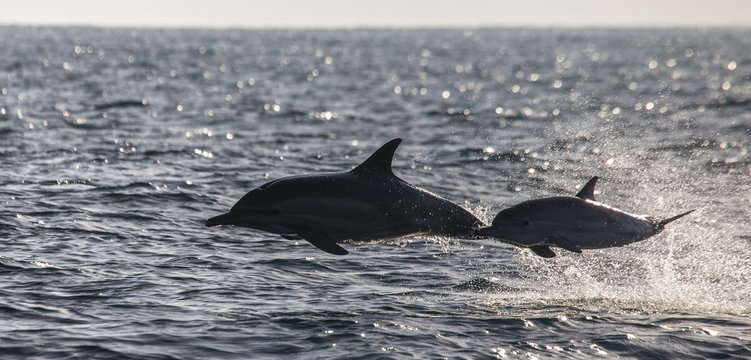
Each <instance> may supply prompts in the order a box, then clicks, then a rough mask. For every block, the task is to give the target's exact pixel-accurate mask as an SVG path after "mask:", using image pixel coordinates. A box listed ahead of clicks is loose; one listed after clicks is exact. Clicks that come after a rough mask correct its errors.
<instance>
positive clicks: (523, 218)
mask: <svg viewBox="0 0 751 360" xmlns="http://www.w3.org/2000/svg"><path fill="white" fill-rule="evenodd" d="M528 215H529V214H528V206H526V204H524V203H522V204H519V205H516V206H513V207H510V208H508V209H504V210H501V211H500V212H499V213H498V215H496V216H495V219H493V224H492V225H491V226H490V227H486V228H483V229H480V230H478V231H477V234H478V235H480V236H492V237H496V238H500V239H504V240H508V241H511V242H515V243H520V244H521V243H524V241H523V239H522V238H526V237H528V235H530V230H531V229H532V228H533V226H532V225H533V224H532V219H530V217H529V216H528ZM534 235H536V234H534ZM517 240H519V241H517Z"/></svg>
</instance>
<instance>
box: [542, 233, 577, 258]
mask: <svg viewBox="0 0 751 360" xmlns="http://www.w3.org/2000/svg"><path fill="white" fill-rule="evenodd" d="M550 240H552V241H553V243H555V244H556V245H558V246H559V247H561V248H562V249H565V250H568V251H571V252H575V253H579V254H581V252H582V249H579V247H578V246H576V245H574V244H573V243H572V242H571V241H569V240H568V238H566V237H565V236H561V235H555V236H553V237H552V238H551V239H550Z"/></svg>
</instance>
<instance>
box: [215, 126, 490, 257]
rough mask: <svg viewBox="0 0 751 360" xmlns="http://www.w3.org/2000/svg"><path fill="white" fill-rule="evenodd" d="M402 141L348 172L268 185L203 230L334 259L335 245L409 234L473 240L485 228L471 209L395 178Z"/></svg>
mask: <svg viewBox="0 0 751 360" xmlns="http://www.w3.org/2000/svg"><path fill="white" fill-rule="evenodd" d="M401 141H402V140H401V139H394V140H391V141H389V142H388V143H386V144H385V145H383V146H382V147H381V148H380V149H378V150H377V151H376V152H375V153H373V155H371V156H370V157H369V158H368V159H367V160H365V162H363V163H362V164H360V165H359V166H357V167H356V168H355V169H353V170H352V171H347V172H341V173H333V174H315V175H302V176H291V177H285V178H281V179H277V180H273V181H271V182H268V183H266V184H264V185H261V186H260V187H258V188H257V189H254V190H252V191H250V192H249V193H247V194H246V195H245V196H243V197H242V198H241V199H240V200H239V201H238V202H237V203H236V204H235V205H234V206H233V207H232V209H230V211H229V212H228V213H226V214H223V215H219V216H216V217H213V218H211V219H209V220H207V221H206V226H217V225H235V226H241V227H247V228H251V229H256V230H262V231H266V232H270V233H275V234H279V235H281V236H282V237H284V238H286V239H305V240H307V241H308V242H310V243H311V244H313V245H315V246H316V247H317V248H319V249H321V250H323V251H325V252H328V253H331V254H336V255H345V254H347V253H348V252H347V250H345V249H344V248H342V247H341V246H339V245H338V244H337V243H339V242H344V241H348V240H349V241H353V242H358V241H370V240H381V239H397V238H401V237H405V236H411V235H420V234H422V235H440V236H450V237H464V238H470V237H473V233H474V232H475V231H476V230H477V229H479V228H480V227H482V226H485V224H483V223H482V221H480V220H479V219H478V218H476V217H475V216H474V215H472V214H471V213H470V212H469V211H467V210H465V209H464V208H462V207H460V206H459V205H456V204H454V203H452V202H451V201H449V200H446V199H444V198H442V197H439V196H437V195H434V194H432V193H430V192H428V191H426V190H423V189H420V188H418V187H416V186H414V185H411V184H409V183H407V182H405V181H404V180H402V179H400V178H398V177H397V176H396V175H394V173H393V171H392V169H391V162H392V159H393V157H394V153H395V152H396V148H397V147H398V146H399V144H400V143H401Z"/></svg>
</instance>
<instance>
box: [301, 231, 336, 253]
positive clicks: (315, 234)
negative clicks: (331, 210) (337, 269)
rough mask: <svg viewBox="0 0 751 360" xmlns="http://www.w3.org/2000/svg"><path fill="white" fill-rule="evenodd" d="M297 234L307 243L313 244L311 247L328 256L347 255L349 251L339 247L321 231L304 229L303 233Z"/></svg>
mask: <svg viewBox="0 0 751 360" xmlns="http://www.w3.org/2000/svg"><path fill="white" fill-rule="evenodd" d="M297 234H298V235H300V236H301V237H302V238H303V239H305V240H306V241H307V242H309V243H311V244H313V246H315V247H317V248H319V249H321V250H323V251H325V252H327V253H329V254H334V255H347V254H349V251H347V250H345V249H344V248H343V247H341V246H339V245H338V244H337V243H336V241H335V240H334V239H332V238H331V237H330V236H328V235H326V233H324V232H323V231H320V230H313V229H306V230H303V231H298V232H297Z"/></svg>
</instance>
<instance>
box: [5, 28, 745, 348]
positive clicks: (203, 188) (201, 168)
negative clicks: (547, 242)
mask: <svg viewBox="0 0 751 360" xmlns="http://www.w3.org/2000/svg"><path fill="white" fill-rule="evenodd" d="M0 47H1V48H2V49H3V51H2V52H0V89H1V90H0V91H1V93H0V239H1V240H0V241H1V242H0V275H1V276H0V294H1V299H2V300H0V357H2V358H3V359H209V358H222V359H250V358H275V357H285V358H305V359H311V358H352V359H355V358H363V359H372V358H380V359H399V358H452V359H453V358H467V359H470V358H471V359H477V358H488V359H490V358H501V359H517V358H518V359H536V358H540V359H547V358H560V359H589V358H664V359H687V358H697V359H707V358H719V359H722V358H750V357H751V318H749V315H751V250H749V247H750V245H751V155H749V149H750V148H751V52H749V49H751V30H749V29H733V30H723V29H714V30H692V29H674V30H670V29H667V30H656V29H643V30H635V29H632V30H629V29H622V30H601V29H586V30H576V29H572V30H560V29H543V30H528V29H479V30H337V31H318V30H317V31H303V30H297V31H283V30H268V31H241V30H222V31H219V30H159V29H139V30H131V29H97V28H27V27H5V28H0ZM395 137H401V138H403V139H404V142H403V144H402V145H401V147H400V148H399V150H398V151H397V155H396V158H395V162H394V170H395V173H396V174H397V175H398V176H400V177H402V178H403V179H405V180H407V181H409V182H411V183H413V184H415V185H418V186H421V187H423V188H426V189H428V190H430V191H433V192H435V193H437V194H440V195H442V196H444V197H446V198H449V199H451V200H453V201H455V202H457V203H459V204H462V205H463V206H465V207H466V208H468V209H469V210H471V211H472V212H474V213H476V214H477V215H478V216H479V217H481V218H482V219H483V220H485V221H490V220H491V219H492V217H493V215H494V214H495V213H496V212H497V211H499V210H500V209H503V208H504V207H506V206H510V205H512V204H514V203H517V202H520V201H523V200H527V199H531V198H535V197H540V196H549V195H560V194H572V193H574V192H575V191H576V190H577V189H578V187H580V186H581V185H583V184H584V183H585V182H586V180H587V179H588V178H589V177H590V176H593V175H597V176H600V177H601V180H600V183H599V185H598V190H599V192H598V195H597V196H598V197H599V199H600V200H601V201H603V202H605V203H607V204H611V205H614V206H617V207H619V208H622V209H624V210H627V211H630V212H635V213H644V214H651V215H655V216H670V215H674V214H677V213H680V212H683V211H686V210H689V209H692V208H696V209H698V210H697V211H696V212H695V213H693V214H691V215H690V216H687V217H685V218H683V219H681V220H679V221H676V222H675V223H672V224H670V225H669V226H668V228H667V229H666V231H665V232H664V233H662V234H660V235H658V236H656V237H654V238H651V239H649V240H646V241H644V242H640V243H637V244H633V245H631V246H627V247H623V248H615V249H603V250H590V251H585V252H584V253H583V254H573V253H568V252H565V251H562V250H558V251H557V252H558V253H559V256H558V257H557V258H554V259H542V258H539V257H536V256H534V255H533V254H532V253H531V252H529V251H528V250H524V249H520V248H515V247H512V246H509V245H506V244H503V243H500V242H498V241H494V240H477V241H466V240H462V241H460V240H457V239H444V238H425V237H413V238H407V239H402V240H400V241H396V242H388V243H373V244H361V245H357V244H345V245H344V246H345V247H346V248H347V249H348V250H349V251H350V254H349V255H347V256H334V255H329V254H326V253H323V252H321V251H318V250H317V249H315V248H314V247H312V246H311V245H310V244H308V243H307V242H304V241H301V242H296V241H290V240H284V239H281V238H280V237H278V236H275V235H273V234H267V233H262V232H258V231H254V230H250V229H241V228H233V227H220V228H206V227H204V221H205V220H206V219H207V218H208V217H211V216H214V215H216V214H219V213H222V212H225V211H226V210H227V209H228V208H229V207H230V206H231V205H232V204H233V203H234V202H235V201H236V200H237V199H239V198H240V197H241V196H242V195H244V194H245V193H246V192H247V191H248V190H250V189H252V188H254V187H256V186H258V185H260V184H263V183H264V182H266V181H268V180H269V179H273V178H277V177H282V176H288V175H297V174H307V173H316V172H330V171H344V170H347V169H351V168H352V167H353V166H355V165H357V164H359V163H360V162H361V161H363V160H364V159H365V158H367V156H369V155H370V153H371V152H372V151H374V150H375V149H377V148H378V146H380V145H381V144H383V143H385V142H386V141H388V140H390V139H392V138H395Z"/></svg>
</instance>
